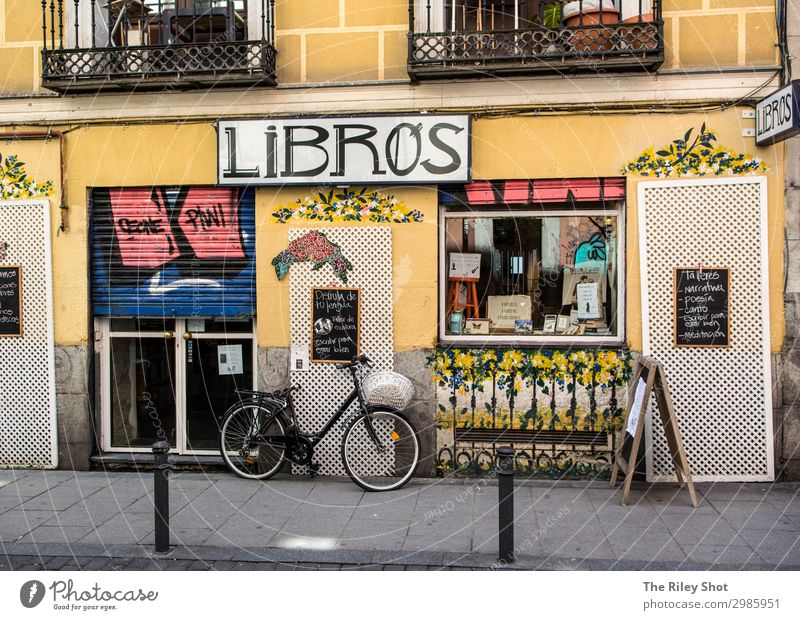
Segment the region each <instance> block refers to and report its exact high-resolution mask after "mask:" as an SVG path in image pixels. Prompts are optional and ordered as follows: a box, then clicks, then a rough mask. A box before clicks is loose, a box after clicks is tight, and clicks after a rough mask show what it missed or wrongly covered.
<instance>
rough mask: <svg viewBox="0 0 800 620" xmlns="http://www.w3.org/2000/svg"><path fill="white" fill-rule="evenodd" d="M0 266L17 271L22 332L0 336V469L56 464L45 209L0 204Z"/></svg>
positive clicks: (39, 205)
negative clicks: (1, 250) (1, 247)
mask: <svg viewBox="0 0 800 620" xmlns="http://www.w3.org/2000/svg"><path fill="white" fill-rule="evenodd" d="M0 243H5V244H6V250H5V254H6V256H5V258H4V259H2V260H0V265H20V266H21V267H22V331H23V336H22V337H21V338H20V337H9V336H2V337H0V467H38V468H52V467H55V466H56V464H57V458H58V456H57V449H56V406H55V383H54V382H55V376H54V365H55V360H54V355H55V350H54V345H53V318H52V299H51V295H52V272H51V269H52V266H51V261H50V205H49V203H47V202H16V203H14V202H0Z"/></svg>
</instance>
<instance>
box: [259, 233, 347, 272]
mask: <svg viewBox="0 0 800 620" xmlns="http://www.w3.org/2000/svg"><path fill="white" fill-rule="evenodd" d="M304 261H311V262H313V263H314V265H313V266H312V267H311V269H321V268H322V267H324V266H325V265H330V266H331V269H333V273H334V275H335V276H336V277H337V278H339V279H340V280H341V281H342V282H344V283H345V284H347V272H348V271H352V270H353V264H352V263H351V262H350V261H349V260H347V259H346V258H345V257H344V256H343V255H342V248H341V247H339V245H337V244H336V243H333V242H332V241H330V240H329V239H328V238H327V237H326V236H325V234H324V233H321V232H317V231H316V230H312V231H311V232H309V233H306V234H305V235H303V236H302V237H300V238H299V239H295V240H294V241H292V242H291V243H290V244H289V247H288V248H286V249H285V250H284V251H283V252H281V253H280V254H278V255H277V256H276V257H275V258H273V259H272V265H273V267H275V274H276V275H277V276H278V280H283V279H284V278H285V277H286V274H287V273H289V268H290V267H291V266H292V265H293V264H295V263H298V262H304Z"/></svg>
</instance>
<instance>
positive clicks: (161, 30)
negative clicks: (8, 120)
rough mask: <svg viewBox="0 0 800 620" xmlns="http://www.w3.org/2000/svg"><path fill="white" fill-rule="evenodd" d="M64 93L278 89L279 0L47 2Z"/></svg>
mask: <svg viewBox="0 0 800 620" xmlns="http://www.w3.org/2000/svg"><path fill="white" fill-rule="evenodd" d="M41 4H42V36H43V43H44V45H43V49H42V85H43V86H44V87H45V88H49V89H51V90H55V91H58V92H61V93H74V92H98V91H101V90H131V89H137V90H144V89H167V88H198V87H208V86H237V85H239V86H242V85H246V86H253V85H259V84H261V85H268V86H274V85H275V56H276V51H275V47H274V45H273V43H274V37H275V31H274V4H275V3H274V0H171V1H170V0H42V3H41Z"/></svg>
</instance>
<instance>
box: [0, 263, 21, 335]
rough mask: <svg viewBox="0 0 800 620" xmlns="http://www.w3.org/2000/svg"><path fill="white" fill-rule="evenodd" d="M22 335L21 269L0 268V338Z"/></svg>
mask: <svg viewBox="0 0 800 620" xmlns="http://www.w3.org/2000/svg"><path fill="white" fill-rule="evenodd" d="M21 335H22V267H19V266H13V267H0V336H21Z"/></svg>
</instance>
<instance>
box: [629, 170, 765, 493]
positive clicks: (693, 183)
mask: <svg viewBox="0 0 800 620" xmlns="http://www.w3.org/2000/svg"><path fill="white" fill-rule="evenodd" d="M754 183H757V184H758V185H759V186H760V187H759V195H760V198H759V202H760V204H759V243H760V250H761V263H760V272H761V296H762V299H763V300H764V303H763V305H762V311H761V325H762V329H764V331H765V333H766V342H767V346H765V347H764V352H763V357H762V363H763V369H764V375H763V378H764V382H765V385H766V386H767V390H766V394H765V399H766V404H767V407H766V409H767V410H766V412H765V415H766V432H765V441H766V452H767V475H766V476H693V479H694V480H695V481H696V482H770V481H773V480H775V450H774V437H773V433H774V429H773V423H772V372H771V366H772V360H771V358H770V348H771V347H770V329H769V254H768V250H769V247H768V243H767V241H768V239H767V178H766V177H763V176H761V177H741V178H730V177H727V178H722V179H718V178H712V179H682V180H671V181H644V182H641V183H639V185H638V188H637V190H638V197H637V209H638V215H639V218H638V220H639V231H638V232H639V273H640V278H644V277H645V275H646V274H647V265H648V262H647V258H648V251H647V244H646V243H645V242H644V239H645V232H646V225H647V211H646V209H645V190H646V189H648V188H653V187H697V186H702V185H745V184H747V185H752V184H754ZM640 288H641V296H642V353H643V354H644V355H651V354H652V350H651V347H650V316H649V300H648V294H649V293H648V286H647V282H642V286H641V287H640ZM652 424H653V421H652V416H647V418H646V420H645V448H646V449H645V454H646V459H645V461H646V476H647V480H648V481H652V482H672V481H674V480H675V478H674V476H673V475H665V476H655V475H653V451H652V445H653V429H652ZM689 465H690V466H691V463H689Z"/></svg>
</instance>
